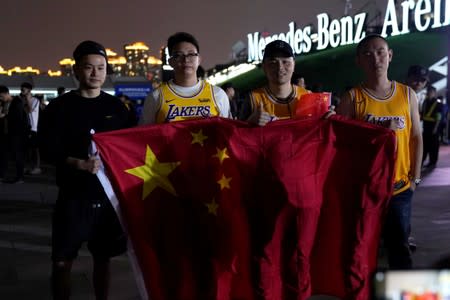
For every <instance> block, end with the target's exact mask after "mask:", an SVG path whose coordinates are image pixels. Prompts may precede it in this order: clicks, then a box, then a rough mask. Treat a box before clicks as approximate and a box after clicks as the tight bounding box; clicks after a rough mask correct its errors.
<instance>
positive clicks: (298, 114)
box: [295, 93, 331, 119]
mask: <svg viewBox="0 0 450 300" xmlns="http://www.w3.org/2000/svg"><path fill="white" fill-rule="evenodd" d="M330 105H331V93H309V94H304V95H302V96H301V97H300V100H299V101H298V102H297V105H296V106H295V118H299V119H309V118H315V117H321V116H323V115H324V114H325V113H326V112H327V111H328V109H329V107H330Z"/></svg>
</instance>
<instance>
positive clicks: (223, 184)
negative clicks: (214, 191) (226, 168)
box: [217, 174, 232, 190]
mask: <svg viewBox="0 0 450 300" xmlns="http://www.w3.org/2000/svg"><path fill="white" fill-rule="evenodd" d="M231 179H232V178H231V177H229V178H227V177H225V174H224V175H222V178H220V180H219V181H217V183H218V184H220V189H221V190H223V189H224V188H228V189H230V181H231Z"/></svg>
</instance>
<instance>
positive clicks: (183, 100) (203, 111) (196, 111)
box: [156, 80, 220, 123]
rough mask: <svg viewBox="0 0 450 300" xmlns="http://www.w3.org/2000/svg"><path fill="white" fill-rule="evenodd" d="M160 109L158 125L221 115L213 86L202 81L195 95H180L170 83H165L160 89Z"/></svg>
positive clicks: (157, 114)
mask: <svg viewBox="0 0 450 300" xmlns="http://www.w3.org/2000/svg"><path fill="white" fill-rule="evenodd" d="M159 93H160V95H159V100H160V103H159V104H160V107H159V109H158V111H157V112H156V123H166V122H174V121H182V120H192V119H201V118H207V117H211V116H218V115H220V112H219V109H218V107H217V105H216V101H215V99H214V91H213V87H212V85H211V84H209V83H207V82H205V81H203V80H202V81H201V88H200V90H199V92H198V93H197V94H195V95H192V96H189V97H185V96H182V95H179V94H177V93H176V92H175V90H174V89H173V88H172V87H171V85H170V83H163V84H161V87H160V88H159Z"/></svg>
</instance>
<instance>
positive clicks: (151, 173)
mask: <svg viewBox="0 0 450 300" xmlns="http://www.w3.org/2000/svg"><path fill="white" fill-rule="evenodd" d="M179 164H180V162H179V161H178V162H170V163H160V162H159V161H158V159H157V158H156V155H155V154H154V153H153V151H152V149H150V147H149V146H148V145H147V152H146V153H145V164H144V165H142V166H139V167H136V168H133V169H128V170H125V172H127V173H129V174H131V175H134V176H136V177H139V178H141V179H142V180H144V186H143V189H142V199H145V198H147V196H148V195H150V194H151V192H153V190H154V189H155V188H157V187H158V186H159V187H161V188H163V189H165V190H166V191H167V192H169V193H171V194H172V195H175V196H176V194H177V193H176V191H175V188H174V187H173V186H172V183H170V181H169V178H168V176H169V174H170V173H171V172H172V171H173V170H174V169H175V168H176V167H177V166H178V165H179Z"/></svg>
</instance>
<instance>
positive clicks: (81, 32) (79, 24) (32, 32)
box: [0, 0, 387, 71]
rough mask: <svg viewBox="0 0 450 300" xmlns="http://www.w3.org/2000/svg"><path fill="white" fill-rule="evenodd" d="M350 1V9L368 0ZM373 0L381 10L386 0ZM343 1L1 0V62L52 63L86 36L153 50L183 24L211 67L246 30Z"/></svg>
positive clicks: (338, 9) (308, 17)
mask: <svg viewBox="0 0 450 300" xmlns="http://www.w3.org/2000/svg"><path fill="white" fill-rule="evenodd" d="M305 2H306V3H314V4H308V6H305V5H304V4H303V3H305ZM352 2H353V10H352V11H351V14H356V13H357V12H358V10H359V9H360V8H361V6H362V5H363V4H364V3H365V2H366V1H352ZM361 2H363V3H361ZM378 2H379V4H378V5H379V6H380V9H381V10H382V11H384V9H385V3H387V1H378ZM344 6H345V0H315V1H300V0H222V1H219V0H183V1H177V0H171V1H164V2H158V1H151V0H127V1H105V0H6V1H5V0H2V11H1V17H0V28H1V29H0V30H1V35H2V42H1V45H0V47H1V50H0V66H2V67H3V68H5V69H8V68H11V67H14V66H16V65H17V66H21V67H25V66H28V65H32V66H34V67H37V68H39V69H41V70H44V71H45V70H48V69H52V70H57V69H58V61H59V60H60V59H62V58H64V57H70V56H71V54H72V51H73V49H74V48H75V47H76V45H77V44H78V43H79V42H80V41H82V40H86V39H92V40H96V41H98V42H100V43H102V44H104V45H105V47H107V48H112V49H113V50H114V51H116V52H117V53H118V54H119V55H123V53H122V48H123V45H124V44H127V43H131V42H135V41H143V42H145V43H146V44H147V45H148V46H150V51H151V54H152V55H158V51H159V48H160V46H161V45H163V44H165V42H166V40H167V37H168V36H170V35H171V34H173V33H174V32H177V31H187V32H190V33H192V34H194V35H195V36H196V37H197V39H198V40H199V43H200V52H201V54H202V56H203V64H202V65H203V66H204V67H206V68H210V67H212V66H214V65H215V64H220V63H226V62H228V61H229V60H230V53H231V47H232V46H233V44H234V43H236V42H237V41H239V40H241V41H243V42H244V43H245V44H247V34H248V33H253V32H255V31H259V32H263V31H267V32H269V33H280V32H286V31H288V24H289V22H291V21H295V22H296V23H297V26H298V27H303V26H305V25H307V24H308V23H312V24H316V23H317V21H316V17H315V16H316V15H317V14H319V13H322V12H326V13H328V14H329V15H330V16H331V17H333V18H339V17H341V16H342V15H343V14H344ZM373 8H374V5H372V6H371V9H373Z"/></svg>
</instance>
